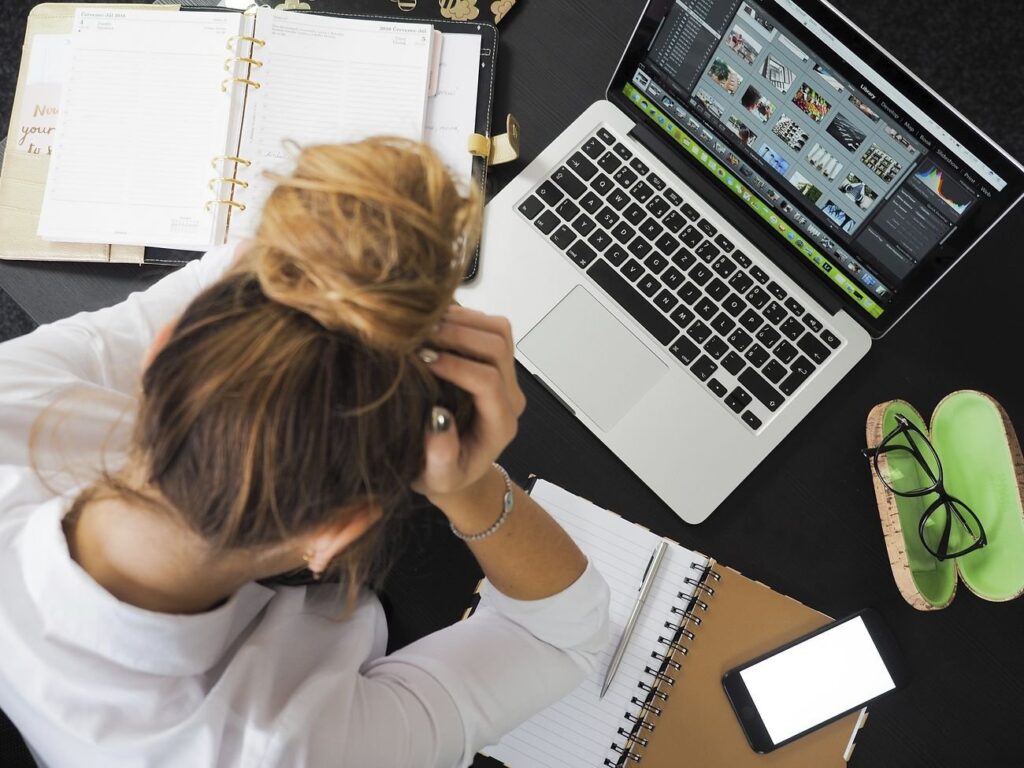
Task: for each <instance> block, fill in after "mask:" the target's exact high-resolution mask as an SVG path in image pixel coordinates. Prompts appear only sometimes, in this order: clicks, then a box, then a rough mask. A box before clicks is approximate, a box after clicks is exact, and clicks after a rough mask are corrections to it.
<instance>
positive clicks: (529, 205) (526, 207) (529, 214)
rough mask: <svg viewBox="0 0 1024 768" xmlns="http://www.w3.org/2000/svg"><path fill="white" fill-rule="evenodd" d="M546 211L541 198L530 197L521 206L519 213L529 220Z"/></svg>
mask: <svg viewBox="0 0 1024 768" xmlns="http://www.w3.org/2000/svg"><path fill="white" fill-rule="evenodd" d="M543 210H544V203H542V202H541V201H540V199H539V198H537V197H535V196H533V195H530V196H529V197H528V198H526V199H525V200H523V202H521V203H520V204H519V212H520V213H521V214H523V216H525V217H526V218H528V219H532V218H533V217H534V216H536V215H537V214H538V213H540V212H541V211H543Z"/></svg>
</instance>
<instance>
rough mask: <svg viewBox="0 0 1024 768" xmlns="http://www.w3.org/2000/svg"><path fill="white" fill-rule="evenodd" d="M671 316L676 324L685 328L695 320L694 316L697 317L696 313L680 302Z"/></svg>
mask: <svg viewBox="0 0 1024 768" xmlns="http://www.w3.org/2000/svg"><path fill="white" fill-rule="evenodd" d="M669 317H671V318H672V320H673V321H674V322H675V324H676V325H678V326H679V327H680V328H685V327H686V326H688V325H689V324H690V323H691V322H693V318H694V317H696V315H694V314H693V312H691V311H690V310H689V309H688V308H687V306H686V305H685V304H680V305H679V306H678V307H676V308H675V310H674V311H673V312H672V314H671V315H669Z"/></svg>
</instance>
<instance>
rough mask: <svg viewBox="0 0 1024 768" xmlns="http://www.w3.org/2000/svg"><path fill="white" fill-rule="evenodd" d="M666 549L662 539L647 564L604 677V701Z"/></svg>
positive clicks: (666, 541) (666, 544)
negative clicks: (633, 603) (634, 602)
mask: <svg viewBox="0 0 1024 768" xmlns="http://www.w3.org/2000/svg"><path fill="white" fill-rule="evenodd" d="M666 549H668V539H662V540H661V541H660V542H659V544H658V546H657V547H655V548H654V554H652V555H651V559H650V560H649V561H648V562H647V570H646V571H644V578H643V580H642V582H641V584H640V593H639V594H638V595H637V596H636V604H635V605H634V606H633V612H632V613H631V614H629V620H628V621H627V622H626V626H625V627H624V628H623V630H622V637H620V638H619V645H618V647H616V649H615V653H614V655H613V656H612V663H611V664H609V665H608V673H607V674H606V675H605V676H604V683H602V685H601V696H600V698H602V699H603V698H604V695H605V694H606V693H607V692H608V688H609V687H610V686H611V684H612V678H613V677H615V670H617V669H618V668H619V664H620V663H621V662H622V655H623V654H624V653H625V652H626V644H627V643H628V642H629V638H630V636H631V635H632V634H633V628H634V627H635V626H636V620H637V618H639V616H640V609H642V608H643V607H644V601H645V600H646V599H647V594H648V593H649V592H650V591H651V585H652V584H653V583H654V577H655V576H656V575H657V574H658V568H660V567H661V561H662V560H663V559H664V557H665V550H666Z"/></svg>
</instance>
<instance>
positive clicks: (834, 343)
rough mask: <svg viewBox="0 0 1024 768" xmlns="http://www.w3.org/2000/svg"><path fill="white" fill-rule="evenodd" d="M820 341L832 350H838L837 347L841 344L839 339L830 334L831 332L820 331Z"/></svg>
mask: <svg viewBox="0 0 1024 768" xmlns="http://www.w3.org/2000/svg"><path fill="white" fill-rule="evenodd" d="M821 340H822V341H824V342H825V343H826V344H828V345H829V346H830V347H832V349H839V345H840V344H841V343H842V342H841V341H840V340H839V337H838V336H836V335H835V334H834V333H832V331H822V332H821Z"/></svg>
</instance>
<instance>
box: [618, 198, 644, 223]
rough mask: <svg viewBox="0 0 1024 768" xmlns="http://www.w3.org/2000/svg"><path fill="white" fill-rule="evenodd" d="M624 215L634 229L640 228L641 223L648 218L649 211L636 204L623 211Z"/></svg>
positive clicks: (631, 204)
mask: <svg viewBox="0 0 1024 768" xmlns="http://www.w3.org/2000/svg"><path fill="white" fill-rule="evenodd" d="M622 215H623V216H625V217H626V220H627V221H628V222H629V223H630V224H632V225H633V226H634V227H639V226H640V222H642V221H644V220H645V219H646V218H647V211H645V210H644V209H643V208H641V207H640V206H639V205H637V204H636V203H630V205H629V208H627V209H626V210H625V211H623V212H622Z"/></svg>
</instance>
